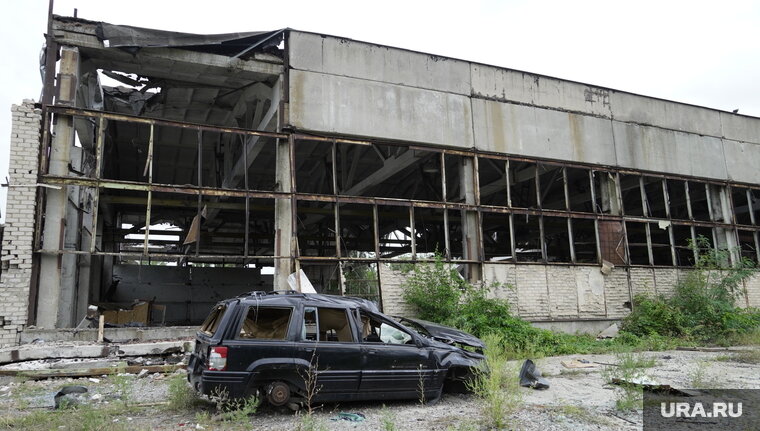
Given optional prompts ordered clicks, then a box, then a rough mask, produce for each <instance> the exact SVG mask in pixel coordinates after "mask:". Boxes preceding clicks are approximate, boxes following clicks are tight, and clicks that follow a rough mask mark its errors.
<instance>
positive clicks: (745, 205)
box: [731, 186, 752, 225]
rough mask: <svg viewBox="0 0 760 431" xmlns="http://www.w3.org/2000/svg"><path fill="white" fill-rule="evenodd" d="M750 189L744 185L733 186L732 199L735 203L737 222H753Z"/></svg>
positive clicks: (748, 223)
mask: <svg viewBox="0 0 760 431" xmlns="http://www.w3.org/2000/svg"><path fill="white" fill-rule="evenodd" d="M748 196H749V189H746V188H744V187H736V186H732V187H731V201H732V203H733V205H734V217H735V219H736V223H737V224H746V225H751V224H752V215H751V212H752V207H750V205H749V200H748V199H747V197H748Z"/></svg>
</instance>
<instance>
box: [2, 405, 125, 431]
mask: <svg viewBox="0 0 760 431" xmlns="http://www.w3.org/2000/svg"><path fill="white" fill-rule="evenodd" d="M122 414H123V407H120V406H115V405H112V406H106V407H98V408H95V407H94V406H90V405H80V406H78V407H77V408H72V409H65V410H53V411H44V410H37V411H34V412H32V413H29V414H28V415H24V416H14V417H0V429H14V430H15V429H18V430H27V431H38V430H39V431H48V430H53V429H67V430H81V431H103V430H108V431H122V430H124V431H126V430H127V427H126V425H124V424H121V423H119V422H118V421H115V420H118V418H119V416H120V415H122Z"/></svg>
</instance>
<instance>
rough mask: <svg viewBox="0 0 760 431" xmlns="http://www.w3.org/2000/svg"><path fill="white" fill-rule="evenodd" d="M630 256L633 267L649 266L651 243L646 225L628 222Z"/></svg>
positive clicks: (626, 227)
mask: <svg viewBox="0 0 760 431" xmlns="http://www.w3.org/2000/svg"><path fill="white" fill-rule="evenodd" d="M625 229H626V233H627V237H628V256H629V262H630V264H631V265H649V264H650V262H649V242H648V241H647V236H648V234H647V227H646V223H639V222H630V221H629V222H626V223H625Z"/></svg>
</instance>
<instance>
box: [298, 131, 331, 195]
mask: <svg viewBox="0 0 760 431" xmlns="http://www.w3.org/2000/svg"><path fill="white" fill-rule="evenodd" d="M293 151H294V152H295V173H296V190H297V191H298V192H299V193H313V194H329V195H331V194H333V193H334V190H333V144H332V143H331V142H320V141H310V140H298V141H296V142H295V146H294V149H293Z"/></svg>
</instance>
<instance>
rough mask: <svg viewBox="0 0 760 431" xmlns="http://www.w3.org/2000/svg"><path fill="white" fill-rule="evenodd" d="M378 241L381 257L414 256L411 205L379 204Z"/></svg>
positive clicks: (401, 257) (407, 257)
mask: <svg viewBox="0 0 760 431" xmlns="http://www.w3.org/2000/svg"><path fill="white" fill-rule="evenodd" d="M377 226H378V232H377V236H378V242H379V245H380V257H382V258H390V259H411V258H412V237H413V234H412V227H411V226H412V224H411V213H410V208H409V207H403V206H390V205H378V206H377Z"/></svg>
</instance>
